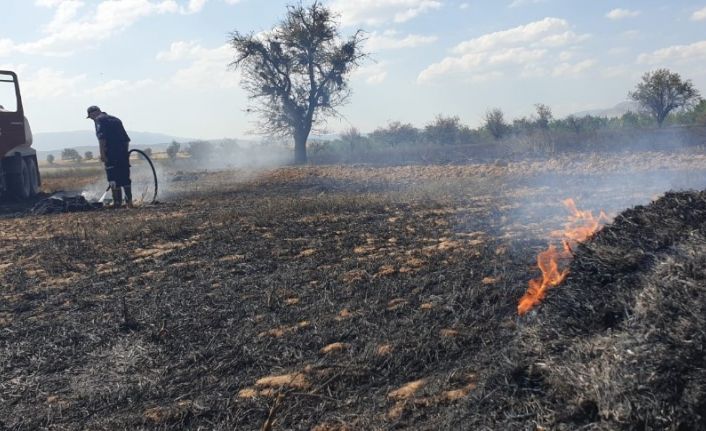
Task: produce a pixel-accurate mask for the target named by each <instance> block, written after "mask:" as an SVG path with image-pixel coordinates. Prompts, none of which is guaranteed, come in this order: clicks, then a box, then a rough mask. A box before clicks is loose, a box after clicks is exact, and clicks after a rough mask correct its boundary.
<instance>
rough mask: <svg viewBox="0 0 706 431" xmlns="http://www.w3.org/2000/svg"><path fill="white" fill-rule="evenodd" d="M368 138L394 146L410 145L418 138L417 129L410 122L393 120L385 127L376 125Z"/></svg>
mask: <svg viewBox="0 0 706 431" xmlns="http://www.w3.org/2000/svg"><path fill="white" fill-rule="evenodd" d="M370 139H372V140H373V141H374V142H377V143H379V144H382V145H385V146H390V147H395V146H397V145H400V144H406V145H411V144H414V143H416V142H417V141H418V140H419V129H417V128H416V127H414V126H413V125H412V124H410V123H402V122H400V121H393V122H391V123H389V124H388V125H387V127H378V128H377V129H375V130H374V131H373V132H372V133H371V134H370Z"/></svg>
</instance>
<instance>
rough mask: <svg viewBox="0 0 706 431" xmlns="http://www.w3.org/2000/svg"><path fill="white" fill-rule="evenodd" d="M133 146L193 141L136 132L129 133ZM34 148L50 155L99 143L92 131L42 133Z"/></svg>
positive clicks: (35, 134)
mask: <svg viewBox="0 0 706 431" xmlns="http://www.w3.org/2000/svg"><path fill="white" fill-rule="evenodd" d="M127 133H128V135H130V139H131V140H132V142H131V146H133V147H138V148H139V147H150V146H157V145H159V144H164V145H168V144H169V143H171V142H172V141H177V142H189V141H193V139H189V138H180V137H176V136H170V135H165V134H163V133H151V132H135V131H128V132H127ZM32 147H33V148H34V149H35V150H37V151H41V152H45V153H49V152H54V151H61V150H63V149H64V148H76V149H79V148H80V147H91V148H97V147H98V142H97V140H96V134H95V132H93V131H92V130H77V131H73V132H40V133H34V143H33V144H32Z"/></svg>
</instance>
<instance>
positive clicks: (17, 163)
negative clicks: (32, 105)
mask: <svg viewBox="0 0 706 431" xmlns="http://www.w3.org/2000/svg"><path fill="white" fill-rule="evenodd" d="M40 186H41V178H40V175H39V165H38V163H37V152H36V151H35V150H34V149H33V148H32V131H31V130H30V127H29V122H28V121H27V118H26V117H25V113H24V107H23V106H22V95H21V94H20V84H19V81H18V79H17V74H15V73H14V72H10V71H5V70H0V195H2V196H10V197H12V198H15V199H20V200H21V199H27V198H30V197H32V196H35V195H37V194H38V193H39V188H40Z"/></svg>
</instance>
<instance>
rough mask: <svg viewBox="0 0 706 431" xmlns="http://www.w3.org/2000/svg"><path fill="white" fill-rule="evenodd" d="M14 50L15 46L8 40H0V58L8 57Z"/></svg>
mask: <svg viewBox="0 0 706 431" xmlns="http://www.w3.org/2000/svg"><path fill="white" fill-rule="evenodd" d="M14 49H15V44H14V42H12V41H11V40H10V39H0V57H5V56H7V55H10V54H11V53H12V51H14Z"/></svg>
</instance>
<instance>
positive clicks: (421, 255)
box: [0, 155, 706, 431]
mask: <svg viewBox="0 0 706 431" xmlns="http://www.w3.org/2000/svg"><path fill="white" fill-rule="evenodd" d="M631 157H632V158H631ZM626 165H631V166H632V167H634V168H635V170H636V172H637V173H631V174H628V173H626V172H625V166H626ZM684 168H688V171H683V170H682V169H684ZM705 173H706V158H704V157H703V156H693V155H692V156H689V157H683V158H679V157H675V158H670V157H667V156H654V155H653V156H650V157H638V156H630V157H627V158H626V160H623V161H622V162H621V161H615V160H612V159H596V160H555V161H550V162H549V163H546V162H534V163H529V162H527V163H526V164H511V165H510V166H506V167H505V166H494V165H493V166H490V165H488V166H454V167H447V166H435V167H433V166H431V167H430V166H421V167H396V168H370V167H343V168H341V167H312V168H286V169H280V170H274V171H270V172H266V173H262V174H260V175H257V176H248V179H247V180H243V173H241V172H221V173H213V174H200V175H199V179H198V180H197V181H196V182H189V181H182V182H180V183H179V184H174V187H173V190H174V193H179V194H174V195H172V196H173V197H172V198H170V199H168V200H167V201H166V202H164V203H162V204H160V205H157V206H153V207H144V208H138V209H135V210H132V211H108V210H103V211H98V212H91V213H79V214H64V215H54V216H40V217H34V216H26V217H10V216H6V217H5V218H2V219H0V232H2V236H1V237H0V238H1V240H0V253H1V255H2V256H3V257H4V259H3V263H2V264H0V285H1V286H2V290H1V291H0V429H3V428H9V429H28V430H29V429H42V428H45V429H140V428H146V429H182V428H193V429H196V428H198V427H202V428H204V429H243V430H249V429H260V428H261V427H264V428H265V429H269V428H267V427H268V426H270V427H271V429H312V428H313V429H317V430H319V431H323V430H344V429H351V430H353V429H391V428H392V429H395V428H410V429H430V428H436V429H455V427H458V426H461V427H462V428H467V427H469V426H475V427H479V426H486V427H488V428H491V429H492V424H488V423H483V420H482V419H479V418H481V417H482V415H483V411H482V409H483V400H484V399H485V398H486V397H488V396H490V395H491V394H489V393H482V392H480V391H479V390H477V387H479V386H481V385H479V382H482V381H483V379H484V378H486V377H487V374H486V370H487V369H488V368H489V367H491V366H492V365H493V364H496V363H497V362H498V361H503V360H504V358H503V357H502V356H500V355H499V354H498V352H499V351H501V350H502V347H503V345H505V344H506V343H508V342H509V341H510V340H511V339H512V338H513V337H514V336H515V333H516V329H517V327H518V325H522V321H521V320H520V319H518V318H517V316H516V313H515V310H516V302H517V299H518V298H519V297H520V296H521V295H522V293H523V292H524V290H525V287H526V283H527V280H528V279H529V278H531V277H534V276H536V271H535V270H534V268H533V265H534V257H535V255H536V253H537V252H538V251H539V250H540V249H542V248H544V247H545V246H546V237H547V234H548V233H549V232H550V231H551V230H553V229H556V228H558V227H561V225H562V223H563V222H564V216H565V212H564V210H563V208H562V206H561V200H562V199H563V198H566V197H574V198H576V199H577V203H578V205H579V206H580V207H582V208H585V209H595V210H597V209H599V207H598V206H599V205H600V207H602V208H604V209H606V210H607V211H608V212H612V213H615V212H617V211H620V210H622V209H624V206H625V205H626V203H629V204H630V205H632V204H637V203H643V204H644V203H647V202H649V201H650V200H651V199H652V198H654V197H655V196H656V195H657V194H659V193H661V192H664V191H666V190H665V189H664V184H665V183H664V182H662V181H660V180H657V178H658V177H664V176H668V177H669V183H670V184H671V185H674V186H680V185H689V184H698V183H701V184H704V183H706V181H704V180H703V179H704V178H706V176H705ZM636 176H637V178H636ZM556 186H560V187H561V190H560V191H557V189H556ZM702 187H703V186H702ZM174 196H180V197H179V198H176V197H174ZM28 236H32V238H33V239H32V240H31V241H28V240H27V238H28ZM511 377H512V376H511ZM514 377H516V378H518V379H519V378H523V377H522V376H514ZM509 383H512V382H509ZM484 387H485V386H484ZM517 423H518V424H519V423H524V424H525V425H526V428H527V429H535V425H542V424H541V423H537V422H535V421H534V418H533V416H532V412H528V415H527V416H526V417H524V418H519V417H518V418H517ZM314 427H316V428H314ZM518 427H519V426H518ZM523 428H524V426H523V427H521V428H519V429H523ZM456 429H458V428H456Z"/></svg>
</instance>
